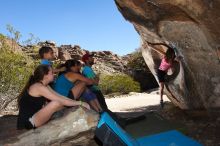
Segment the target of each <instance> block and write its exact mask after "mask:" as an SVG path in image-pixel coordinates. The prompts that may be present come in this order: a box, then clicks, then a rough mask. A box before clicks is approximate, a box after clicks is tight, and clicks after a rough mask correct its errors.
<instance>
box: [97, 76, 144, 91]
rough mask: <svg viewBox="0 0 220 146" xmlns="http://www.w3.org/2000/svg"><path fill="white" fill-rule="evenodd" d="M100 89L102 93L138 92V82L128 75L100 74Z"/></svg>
mask: <svg viewBox="0 0 220 146" xmlns="http://www.w3.org/2000/svg"><path fill="white" fill-rule="evenodd" d="M99 87H100V89H101V90H102V92H103V94H105V95H107V94H111V93H122V94H127V93H129V92H140V84H139V83H138V82H136V81H134V80H133V79H132V78H131V77H130V76H128V75H124V74H123V75H102V76H101V77H100V84H99Z"/></svg>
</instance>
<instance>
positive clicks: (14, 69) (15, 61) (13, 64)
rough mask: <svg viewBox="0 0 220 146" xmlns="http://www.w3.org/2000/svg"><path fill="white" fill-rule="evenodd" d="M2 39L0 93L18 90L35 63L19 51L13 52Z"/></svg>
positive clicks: (0, 50) (0, 49)
mask: <svg viewBox="0 0 220 146" xmlns="http://www.w3.org/2000/svg"><path fill="white" fill-rule="evenodd" d="M9 47H10V46H7V45H5V44H4V42H3V41H2V46H1V47H0V63H1V65H0V86H1V88H0V93H6V92H7V91H9V90H13V91H20V90H21V88H22V87H23V86H24V84H25V82H26V81H27V78H28V77H29V76H30V74H31V73H32V71H33V68H34V67H35V63H34V61H33V60H31V58H29V57H28V56H26V55H25V54H21V53H14V52H12V51H11V49H10V48H9Z"/></svg>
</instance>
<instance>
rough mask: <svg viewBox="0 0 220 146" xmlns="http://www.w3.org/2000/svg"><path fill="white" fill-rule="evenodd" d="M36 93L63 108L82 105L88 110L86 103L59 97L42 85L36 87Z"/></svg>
mask: <svg viewBox="0 0 220 146" xmlns="http://www.w3.org/2000/svg"><path fill="white" fill-rule="evenodd" d="M37 90H38V92H39V93H40V96H43V97H45V98H47V99H49V100H51V101H58V102H60V103H61V104H63V105H64V106H77V105H82V106H84V107H86V108H87V109H89V106H88V105H87V104H86V103H81V101H74V100H72V99H70V98H67V97H65V96H61V95H59V94H58V93H56V92H55V91H53V90H52V89H51V88H50V87H46V86H44V85H39V86H38V89H37Z"/></svg>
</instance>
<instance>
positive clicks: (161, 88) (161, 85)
mask: <svg viewBox="0 0 220 146" xmlns="http://www.w3.org/2000/svg"><path fill="white" fill-rule="evenodd" d="M163 90H164V82H160V100H163Z"/></svg>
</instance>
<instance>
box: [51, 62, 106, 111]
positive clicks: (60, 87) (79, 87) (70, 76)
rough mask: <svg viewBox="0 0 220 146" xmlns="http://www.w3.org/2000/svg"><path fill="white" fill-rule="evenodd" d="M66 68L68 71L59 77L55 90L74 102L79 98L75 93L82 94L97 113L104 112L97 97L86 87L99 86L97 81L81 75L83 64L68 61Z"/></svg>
mask: <svg viewBox="0 0 220 146" xmlns="http://www.w3.org/2000/svg"><path fill="white" fill-rule="evenodd" d="M64 66H65V68H66V71H65V72H63V73H61V74H60V75H59V76H58V78H57V80H56V82H55V85H54V90H55V91H56V92H58V93H59V94H61V95H63V96H67V97H69V98H72V99H74V100H78V99H79V97H78V96H75V95H74V92H73V91H76V92H81V93H82V94H81V97H83V98H84V99H85V100H86V101H87V102H88V103H89V104H90V105H91V107H92V108H93V109H94V110H95V111H97V112H102V108H101V106H100V104H99V102H98V100H97V98H96V95H95V94H94V93H92V92H91V91H90V90H89V89H88V88H87V87H86V85H93V84H97V81H96V80H92V79H88V78H86V77H84V76H83V75H81V74H80V69H81V63H80V62H79V61H77V60H74V59H71V60H67V61H66V62H65V65H64Z"/></svg>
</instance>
